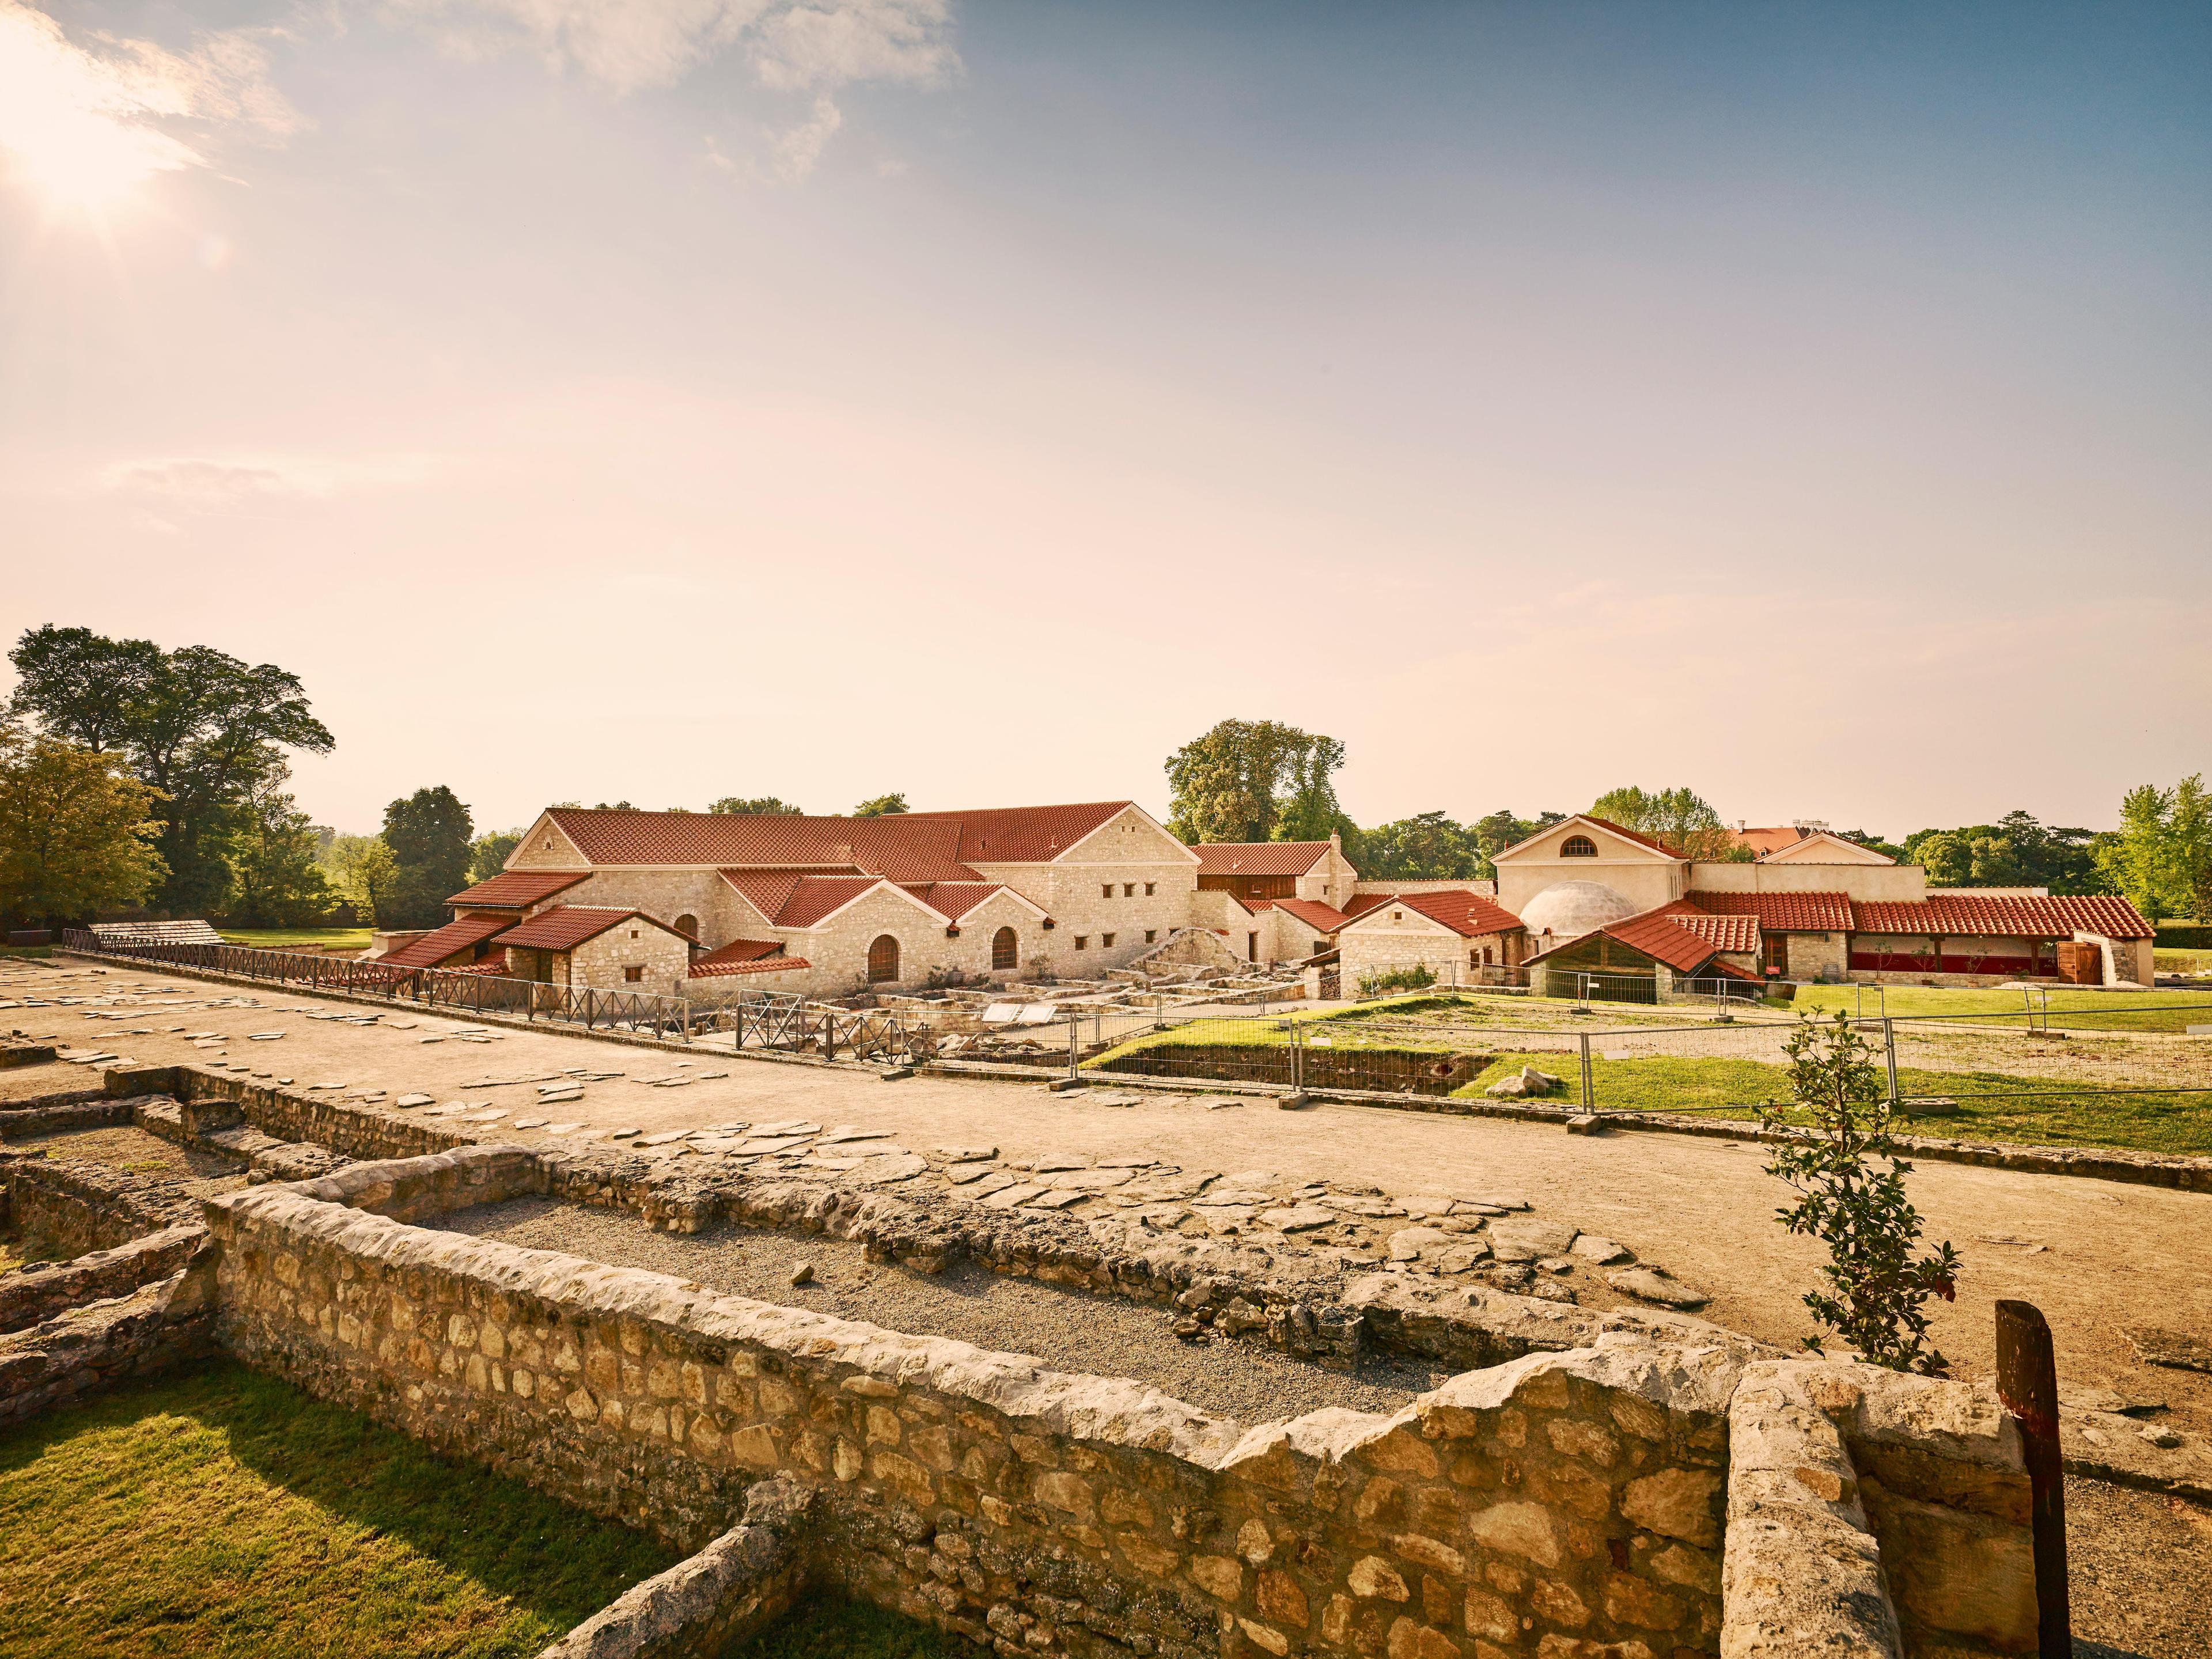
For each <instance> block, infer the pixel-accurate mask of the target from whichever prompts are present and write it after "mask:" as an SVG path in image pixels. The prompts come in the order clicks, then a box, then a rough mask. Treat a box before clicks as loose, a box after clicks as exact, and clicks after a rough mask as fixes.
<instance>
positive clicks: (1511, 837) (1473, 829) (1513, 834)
mask: <svg viewBox="0 0 2212 1659" xmlns="http://www.w3.org/2000/svg"><path fill="white" fill-rule="evenodd" d="M1564 817H1566V814H1565V812H1552V811H1543V812H1539V813H1537V814H1536V816H1535V817H1533V818H1523V817H1515V816H1514V814H1513V811H1512V810H1511V809H1510V807H1501V808H1499V809H1498V811H1495V812H1492V813H1491V814H1490V815H1489V816H1488V817H1480V818H1477V819H1476V820H1475V821H1474V823H1471V824H1469V825H1468V835H1469V836H1470V837H1472V838H1473V840H1474V846H1475V851H1476V854H1478V856H1477V858H1476V860H1475V869H1474V873H1475V874H1476V875H1478V876H1480V877H1481V878H1483V879H1484V880H1486V881H1488V880H1493V879H1495V878H1496V877H1497V875H1498V866H1496V865H1494V864H1492V862H1491V861H1490V860H1491V854H1493V853H1502V852H1504V850H1505V849H1506V848H1509V847H1512V846H1515V845H1516V844H1518V843H1519V842H1524V841H1526V840H1528V837H1529V836H1533V835H1534V834H1535V833H1536V832H1537V831H1538V830H1539V829H1542V828H1543V827H1544V826H1545V825H1546V824H1548V823H1559V820H1560V819H1562V818H1564Z"/></svg>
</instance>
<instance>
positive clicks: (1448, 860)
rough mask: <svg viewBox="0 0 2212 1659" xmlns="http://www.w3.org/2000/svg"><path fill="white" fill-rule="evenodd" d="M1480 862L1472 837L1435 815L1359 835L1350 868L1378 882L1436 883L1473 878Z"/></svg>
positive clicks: (1469, 831)
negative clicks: (1438, 881) (1355, 853)
mask: <svg viewBox="0 0 2212 1659" xmlns="http://www.w3.org/2000/svg"><path fill="white" fill-rule="evenodd" d="M1482 861H1483V859H1482V849H1481V848H1480V846H1478V845H1477V844H1476V842H1475V837H1474V831H1473V830H1472V829H1469V828H1468V826H1467V825H1466V824H1463V823H1454V822H1453V821H1452V820H1451V818H1449V817H1447V816H1446V815H1445V814H1444V813H1443V812H1442V811H1436V812H1419V813H1416V814H1414V816H1413V817H1410V818H1400V819H1398V820H1397V821H1396V822H1395V823H1383V824H1377V825H1376V827H1375V828H1374V829H1363V830H1361V831H1360V832H1359V840H1358V848H1357V855H1356V856H1355V857H1353V859H1352V865H1353V867H1354V868H1356V869H1357V870H1358V872H1359V873H1360V874H1361V875H1362V876H1365V877H1368V878H1371V879H1374V880H1377V881H1423V880H1428V881H1436V880H1444V879H1449V878H1471V877H1473V876H1474V875H1476V874H1477V873H1478V872H1480V869H1481V866H1482Z"/></svg>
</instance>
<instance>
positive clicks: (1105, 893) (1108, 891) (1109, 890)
mask: <svg viewBox="0 0 2212 1659" xmlns="http://www.w3.org/2000/svg"><path fill="white" fill-rule="evenodd" d="M1098 896H1099V897H1100V898H1112V897H1113V896H1114V884H1113V883H1112V882H1110V881H1105V882H1101V883H1099V884H1098Z"/></svg>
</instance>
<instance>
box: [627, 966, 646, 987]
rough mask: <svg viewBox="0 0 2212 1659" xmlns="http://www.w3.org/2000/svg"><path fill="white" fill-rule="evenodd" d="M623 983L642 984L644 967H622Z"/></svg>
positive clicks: (643, 981)
mask: <svg viewBox="0 0 2212 1659" xmlns="http://www.w3.org/2000/svg"><path fill="white" fill-rule="evenodd" d="M644 983H645V969H642V968H625V969H623V984H625V985H642V984H644Z"/></svg>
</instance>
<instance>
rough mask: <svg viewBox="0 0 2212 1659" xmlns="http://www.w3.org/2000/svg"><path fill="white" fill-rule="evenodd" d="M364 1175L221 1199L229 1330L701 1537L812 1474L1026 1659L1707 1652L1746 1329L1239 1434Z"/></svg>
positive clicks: (404, 1415)
mask: <svg viewBox="0 0 2212 1659" xmlns="http://www.w3.org/2000/svg"><path fill="white" fill-rule="evenodd" d="M373 1174H374V1172H363V1171H360V1170H348V1171H344V1172H342V1173H341V1174H340V1175H339V1176H334V1177H331V1179H330V1180H329V1181H326V1182H317V1183H310V1184H309V1187H308V1188H301V1189H286V1188H270V1187H263V1188H251V1189H248V1190H246V1191H244V1192H237V1193H230V1194H223V1195H222V1196H220V1197H217V1198H215V1199H211V1200H209V1201H208V1203H207V1206H206V1209H207V1215H208V1221H209V1225H210V1231H212V1232H213V1233H214V1234H215V1236H216V1239H217V1241H218V1243H219V1244H220V1246H221V1264H220V1274H219V1285H220V1290H219V1300H220V1306H219V1322H220V1330H221V1334H222V1342H223V1344H224V1346H227V1347H228V1348H229V1349H230V1350H231V1351H233V1352H235V1353H237V1354H238V1355H239V1356H240V1357H241V1358H244V1359H245V1360H246V1361H247V1362H248V1363H249V1364H255V1365H257V1366H259V1367H261V1368H263V1369H265V1370H272V1371H275V1372H276V1373H277V1374H279V1375H282V1376H286V1377H288V1378H289V1379H291V1380H292V1381H294V1382H295V1383H299V1384H301V1385H302V1386H304V1387H306V1388H307V1389H310V1390H311V1391H312V1392H313V1393H316V1394H318V1395H321V1396H323V1397H325V1398H327V1399H331V1400H336V1401H341V1402H343V1403H345V1404H348V1405H350V1406H354V1407H358V1408H360V1409H363V1410H366V1411H368V1412H369V1413H372V1414H373V1415H375V1416H377V1417H379V1418H380V1419H383V1420H385V1421H386V1422H388V1423H391V1424H392V1425H395V1426H398V1427H400V1428H402V1429H404V1430H405V1431H408V1432H410V1433H412V1434H415V1435H416V1436H418V1437H421V1438H422V1439H424V1440H425V1441H427V1442H428V1443H431V1444H433V1445H435V1446H436V1447H438V1448H439V1449H441V1450H443V1451H446V1452H447V1453H449V1454H452V1455H459V1456H465V1457H469V1458H471V1459H475V1460H477V1461H482V1462H489V1463H491V1464H493V1465H494V1466H495V1467H497V1468H502V1469H504V1470H507V1472H509V1473H513V1474H520V1475H521V1476H522V1477H524V1478H526V1479H527V1480H531V1481H532V1482H533V1483H534V1484H536V1485H538V1486H541V1487H543V1488H544V1489H545V1490H548V1491H550V1492H553V1493H554V1494H555V1495H556V1496H558V1497H560V1498H563V1499H565V1500H567V1501H569V1502H573V1503H575V1504H579V1505H580V1506H582V1507H585V1508H586V1509H589V1510H592V1511H594V1512H597V1513H599V1514H604V1515H611V1516H618V1517H619V1518H621V1519H623V1520H624V1521H626V1522H630V1523H631V1524H634V1525H639V1526H642V1527H645V1528H649V1529H651V1530H653V1531H654V1532H656V1533H658V1534H660V1535H662V1536H665V1537H667V1538H670V1539H672V1540H675V1541H678V1542H680V1543H682V1544H684V1545H686V1546H689V1547H698V1546H700V1545H702V1544H704V1543H705V1542H706V1541H708V1540H709V1539H711V1538H713V1537H714V1536H715V1535H716V1534H720V1533H721V1532H724V1531H726V1529H727V1528H729V1527H730V1525H731V1524H732V1522H733V1521H734V1520H735V1519H736V1518H737V1517H738V1515H739V1514H740V1512H741V1506H742V1502H743V1498H744V1493H745V1492H746V1490H747V1488H748V1487H750V1486H751V1485H752V1484H753V1483H755V1482H756V1481H757V1480H759V1479H760V1478H761V1477H763V1476H769V1475H789V1476H792V1477H794V1478H796V1479H799V1480H805V1481H807V1482H810V1483H818V1484H819V1485H820V1486H822V1488H823V1493H824V1497H823V1503H824V1506H825V1518H824V1520H823V1545H822V1547H821V1549H820V1571H822V1572H823V1574H825V1575H826V1576H828V1577H831V1578H834V1579H836V1580H838V1581H841V1582H842V1583H846V1584H847V1585H848V1587H850V1588H851V1589H854V1591H855V1592H856V1593H858V1594H860V1595H864V1596H866V1597H867V1598H869V1599H871V1600H874V1601H878V1602H883V1603H886V1604H889V1605H893V1606H896V1607H901V1608H902V1609H903V1610H906V1611H908V1612H910V1613H917V1614H920V1615H922V1616H925V1617H927V1618H931V1619H933V1620H937V1621H938V1622H940V1623H943V1624H945V1625H948V1626H951V1627H952V1628H955V1629H957V1630H959V1631H962V1632H963V1633H966V1634H968V1635H969V1636H971V1637H972V1638H976V1639H979V1640H984V1641H987V1642H989V1641H992V1640H994V1638H995V1639H996V1640H997V1641H1000V1642H1005V1643H1007V1644H1013V1645H1015V1646H1017V1647H1018V1648H1020V1649H1022V1650H1028V1651H1036V1652H1042V1653H1060V1652H1066V1653H1073V1654H1093V1653H1096V1654H1121V1653H1127V1652H1145V1653H1148V1654H1152V1655H1157V1656H1160V1659H1194V1656H1196V1655H1198V1654H1200V1653H1201V1652H1203V1653H1206V1654H1218V1653H1220V1652H1222V1651H1224V1650H1225V1647H1226V1646H1229V1645H1233V1641H1234V1638H1237V1635H1238V1634H1239V1633H1240V1632H1241V1635H1242V1638H1243V1640H1244V1641H1245V1642H1246V1643H1249V1644H1251V1650H1257V1651H1264V1652H1268V1653H1273V1654H1284V1653H1287V1652H1289V1651H1290V1650H1291V1649H1292V1648H1293V1647H1297V1648H1298V1649H1299V1650H1306V1651H1316V1652H1322V1653H1339V1654H1346V1655H1350V1654H1358V1655H1362V1656H1369V1655H1383V1654H1389V1655H1393V1656H1397V1659H1459V1656H1462V1655H1467V1654H1470V1653H1480V1651H1481V1649H1480V1647H1479V1646H1478V1645H1476V1644H1506V1645H1508V1646H1517V1647H1520V1648H1522V1649H1533V1648H1534V1646H1535V1644H1538V1643H1539V1642H1540V1641H1547V1640H1548V1638H1557V1642H1556V1643H1552V1644H1550V1645H1552V1646H1556V1647H1558V1648H1559V1650H1561V1651H1570V1652H1577V1653H1579V1652H1581V1651H1583V1649H1582V1648H1581V1647H1579V1646H1577V1645H1574V1644H1582V1643H1590V1644H1612V1643H1619V1644H1624V1645H1622V1646H1620V1647H1619V1648H1617V1649H1615V1650H1613V1651H1615V1652H1617V1653H1618V1654H1620V1656H1623V1659H1628V1656H1632V1655H1633V1654H1635V1653H1637V1652H1638V1650H1644V1651H1649V1652H1651V1653H1655V1654H1656V1653H1666V1652H1686V1653H1700V1652H1706V1653H1709V1652H1714V1651H1717V1644H1718V1639H1719V1632H1720V1626H1721V1616H1720V1615H1721V1609H1720V1595H1719V1592H1720V1570H1721V1557H1720V1546H1721V1542H1722V1485H1723V1476H1722V1467H1723V1462H1724V1461H1725V1453H1726V1442H1727V1425H1726V1419H1725V1415H1724V1413H1725V1410H1726V1402H1727V1399H1728V1396H1729V1392H1730V1390H1731V1389H1732V1388H1733V1386H1734V1383H1735V1376H1736V1373H1737V1370H1738V1368H1739V1364H1740V1361H1739V1360H1738V1358H1736V1357H1735V1354H1734V1353H1733V1352H1731V1351H1730V1350H1729V1349H1728V1348H1726V1347H1724V1346H1713V1347H1702V1348H1701V1347H1695V1346H1682V1345H1679V1344H1667V1343H1659V1342H1654V1341H1650V1340H1643V1339H1640V1338H1638V1337H1637V1336H1635V1335H1634V1334H1628V1333H1621V1334H1615V1335H1612V1336H1608V1337H1607V1338H1606V1339H1604V1342H1603V1345H1602V1346H1599V1347H1596V1348H1594V1349H1584V1350H1580V1351H1577V1352H1572V1353H1565V1354H1551V1355H1534V1356H1531V1357H1529V1358H1526V1359H1522V1360H1520V1361H1517V1362H1516V1363H1515V1364H1510V1365H1505V1366H1500V1367H1497V1368H1494V1369H1492V1370H1486V1371H1480V1372H1474V1373H1470V1374H1468V1375H1467V1376H1461V1377H1457V1378H1455V1379H1454V1380H1453V1381H1452V1382H1451V1383H1447V1384H1446V1385H1445V1386H1444V1387H1443V1388H1442V1389H1438V1390H1437V1391H1436V1392H1434V1393H1432V1394H1430V1395H1425V1396H1423V1397H1422V1399H1420V1400H1419V1401H1416V1402H1415V1403H1414V1404H1413V1405H1412V1406H1410V1407H1407V1409H1406V1410H1404V1411H1402V1412H1401V1413H1397V1414H1396V1415H1395V1416H1394V1417H1378V1416H1368V1415H1364V1414H1361V1413H1352V1412H1346V1411H1335V1410H1332V1411H1323V1412H1319V1413H1313V1414H1311V1415H1310V1416H1308V1417H1305V1418H1302V1419H1297V1420H1296V1421H1295V1422H1291V1423H1275V1424H1269V1425H1264V1426H1262V1427H1260V1428H1256V1429H1253V1430H1250V1431H1246V1430H1244V1429H1243V1427H1241V1426H1240V1425H1237V1424H1234V1423H1231V1422H1227V1421H1225V1420H1223V1419H1217V1418H1212V1417H1209V1416H1206V1414H1204V1413H1200V1412H1197V1411H1195V1410H1194V1409H1192V1408H1191V1407H1188V1406H1186V1405H1184V1404H1182V1402H1180V1401H1174V1400H1171V1399H1169V1398H1167V1397H1166V1396H1164V1395H1161V1394H1159V1393H1158V1391H1157V1390H1154V1389H1149V1388H1146V1387H1144V1386H1143V1385H1141V1384H1139V1383H1133V1382H1129V1381H1126V1380H1120V1379H1107V1378H1101V1377H1086V1376H1066V1375H1061V1374H1059V1373H1055V1372H1052V1371H1047V1370H1040V1369H1038V1368H1036V1366H1035V1365H1033V1364H1030V1362H1028V1361H1027V1360H1024V1359H1022V1358H1018V1357H1016V1356H1011V1355H1004V1354H992V1353H987V1352H982V1351H980V1350H977V1349H975V1348H972V1347H969V1346H967V1345H965V1344H963V1343H957V1342H951V1341H947V1340H941V1339H935V1338H927V1337H913V1336H902V1335H897V1334H892V1333H889V1332H885V1331H882V1330H879V1329H878V1328H874V1327H872V1326H867V1325H861V1324H856V1323H853V1322H846V1321H842V1320H836V1319H832V1318H827V1317H824V1316H819V1315H815V1314H811V1313H806V1312H803V1311H798V1310H789V1309H784V1308H780V1307H775V1306H772V1305H769V1304H763V1303H757V1302H752V1301H748V1300H746V1299H744V1298H741V1297H726V1296H717V1295H714V1294H711V1293H709V1292H707V1291H702V1290H701V1289H699V1288H698V1287H696V1286H694V1285H686V1284H684V1283H683V1282H681V1281H679V1280H677V1279H670V1278H667V1277H665V1276H663V1275H660V1274H655V1273H641V1272H636V1271H632V1270H625V1269H615V1268H609V1267H599V1266H597V1265H595V1264H592V1263H590V1262H586V1261H580V1260H578V1259H576V1258H574V1257H570V1256H564V1255H554V1254H550V1253H548V1252H543V1251H535V1250H526V1249H518V1248H516V1247H513V1246H511V1245H507V1244H502V1243H496V1242H493V1241H489V1240H483V1239H476V1238H470V1237H464V1236H457V1235H452V1234H444V1233H432V1232H428V1231H422V1230H419V1229H416V1228H412V1227H409V1226H406V1225H402V1224H400V1223H398V1222H395V1221H392V1220H390V1219H387V1218H384V1217H380V1216H377V1215H373V1214H368V1213H365V1212H362V1211H361V1210H358V1209H349V1208H345V1207H343V1206H341V1205H340V1204H339V1203H337V1202H334V1201H330V1200H325V1199H323V1198H319V1197H317V1196H314V1195H313V1192H314V1191H316V1190H321V1191H329V1190H332V1189H333V1188H334V1186H335V1184H336V1183H341V1182H346V1181H348V1180H349V1179H353V1180H362V1179H364V1178H368V1176H373ZM1593 1650H1595V1649H1593ZM1002 1651H1003V1649H1002Z"/></svg>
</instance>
